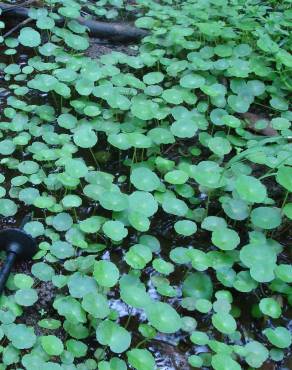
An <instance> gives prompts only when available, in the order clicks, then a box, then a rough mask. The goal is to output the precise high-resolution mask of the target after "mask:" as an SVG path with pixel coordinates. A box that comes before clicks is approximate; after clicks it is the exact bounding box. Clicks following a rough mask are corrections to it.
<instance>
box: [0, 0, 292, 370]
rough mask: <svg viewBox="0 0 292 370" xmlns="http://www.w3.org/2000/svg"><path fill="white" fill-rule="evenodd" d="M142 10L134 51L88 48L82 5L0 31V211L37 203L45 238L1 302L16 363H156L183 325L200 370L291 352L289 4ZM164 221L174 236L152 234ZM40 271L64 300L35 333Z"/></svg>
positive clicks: (47, 368)
mask: <svg viewBox="0 0 292 370" xmlns="http://www.w3.org/2000/svg"><path fill="white" fill-rule="evenodd" d="M99 3H100V4H97V5H92V7H94V9H95V10H94V12H95V14H96V15H101V16H104V14H103V13H102V11H101V12H100V9H102V8H99V10H97V8H96V6H98V5H102V6H103V5H104V3H105V2H99ZM110 3H111V4H113V3H114V5H118V6H119V4H120V2H119V1H118V2H117V1H110ZM137 3H138V6H139V8H140V12H141V13H143V16H141V17H139V18H138V19H137V21H136V25H137V27H142V28H146V29H149V35H148V36H147V37H145V38H144V39H143V40H142V44H141V46H140V48H139V52H138V53H137V55H135V56H130V55H127V54H125V53H122V52H112V53H110V54H106V55H103V56H101V57H100V58H99V59H96V60H93V59H91V58H89V57H87V56H86V55H85V54H84V51H85V50H86V49H87V48H88V46H89V39H88V36H87V30H86V27H84V26H83V25H80V24H79V23H78V21H77V20H76V18H78V17H79V16H80V14H81V10H82V7H83V6H84V4H83V2H80V3H79V2H77V1H74V0H62V1H54V2H52V3H50V2H49V1H47V5H48V6H47V7H44V8H41V9H40V8H38V9H31V10H30V14H29V15H30V17H31V18H32V19H33V20H35V24H36V27H23V28H22V29H21V30H20V31H19V34H18V35H16V36H9V37H5V38H3V37H2V39H1V40H0V41H1V43H2V45H3V52H4V56H5V55H6V56H7V60H5V61H4V60H3V63H2V64H1V70H2V72H3V78H4V81H5V84H6V85H5V86H4V87H3V88H2V90H1V92H3V93H5V94H6V93H7V98H6V102H5V104H6V106H5V108H4V109H3V117H2V120H1V122H0V131H1V141H0V155H1V161H0V163H1V172H2V174H1V176H0V182H1V187H0V197H1V198H0V214H1V215H2V216H4V217H10V216H13V217H17V214H18V212H20V211H21V208H23V207H25V208H26V209H28V210H32V211H33V212H34V219H33V221H31V222H29V223H28V224H26V225H25V230H26V231H27V232H28V233H30V234H31V235H33V236H34V237H36V238H39V241H40V243H39V252H38V253H37V255H36V256H35V262H34V264H33V265H32V268H31V273H32V275H29V274H24V273H17V274H14V275H12V276H11V278H10V280H9V282H8V286H7V287H8V289H9V290H10V292H9V294H8V295H7V296H3V297H1V310H0V321H1V323H2V324H1V326H0V337H1V338H3V339H5V340H6V342H5V346H3V347H1V350H2V353H3V357H2V364H1V368H3V369H4V368H6V367H7V366H10V365H13V364H15V365H17V364H19V363H21V366H23V367H24V368H25V369H28V370H36V369H40V368H42V369H44V370H55V369H56V370H58V369H63V370H64V369H65V370H66V369H68V370H69V369H70V370H72V369H78V370H83V369H84V370H85V369H97V368H98V369H99V370H109V369H112V370H124V369H126V368H127V366H130V367H131V368H133V369H137V370H152V369H155V368H156V364H155V359H154V356H153V354H152V353H151V352H150V351H149V350H147V349H146V348H147V343H148V342H149V341H151V339H152V338H155V337H156V335H157V334H159V333H160V334H163V333H165V334H167V335H173V336H174V338H175V336H176V334H177V333H178V332H180V333H182V335H184V336H185V337H186V338H187V339H188V340H189V341H190V343H191V344H192V345H191V350H190V353H189V354H190V355H189V358H188V361H189V364H190V366H192V367H196V368H202V367H212V368H214V369H215V370H228V369H230V370H237V369H241V366H243V368H245V367H244V366H246V364H247V366H250V367H251V368H260V367H261V366H262V364H263V363H264V362H265V361H267V360H268V359H271V360H272V361H282V359H283V358H284V356H285V350H286V349H287V348H289V346H290V345H291V333H290V332H289V330H288V326H287V322H286V321H285V320H280V317H281V315H285V312H286V311H287V310H288V307H289V305H290V306H291V304H292V290H291V287H290V286H289V283H291V282H292V266H291V264H289V260H287V256H288V251H287V245H286V244H285V243H287V244H288V240H285V239H284V238H283V235H284V236H285V234H286V233H285V230H287V224H288V222H289V220H291V218H292V203H291V202H289V194H290V193H291V192H292V167H291V166H292V147H291V144H289V138H291V130H290V121H291V116H292V115H291V112H290V111H289V110H288V94H289V92H290V91H291V85H292V80H291V77H290V75H289V71H290V70H291V66H292V58H291V55H290V54H289V53H288V51H287V50H288V49H289V47H291V41H290V40H289V25H291V17H292V12H291V9H289V8H288V5H289V1H282V2H281V4H276V7H277V9H276V10H275V9H273V2H272V1H271V2H269V1H266V2H258V1H241V0H233V1H230V2H227V0H210V1H205V0H204V1H202V0H196V1H195V0H186V1H174V0H173V1H172V0H164V1H158V2H155V1H152V0H140V1H138V2H137ZM91 10H92V9H91ZM60 16H62V17H64V18H66V23H65V26H64V27H59V26H58V25H57V23H56V21H57V20H58V19H59V18H60ZM108 18H111V16H108ZM289 22H290V23H289ZM1 27H2V28H5V25H4V23H3V22H2V23H1ZM23 48H24V49H23ZM21 50H26V52H27V53H30V51H31V50H32V51H33V53H31V55H32V56H30V57H28V59H27V60H25V61H21V60H20V59H18V58H19V54H20V52H21ZM36 96H38V97H41V99H38V98H37V99H36ZM251 116H253V117H256V119H255V122H250V117H251ZM267 131H269V132H270V133H271V135H270V136H269V137H266V136H264V133H265V132H267ZM117 158H118V159H117ZM114 160H116V161H117V163H118V164H117V166H116V167H114V171H113V170H110V168H112V164H111V162H114ZM165 219H170V220H171V230H169V232H170V233H171V235H173V236H174V238H173V242H172V244H171V245H165V244H163V243H162V240H160V239H159V235H156V234H155V232H154V230H155V227H154V226H155V224H158V225H159V224H160V223H161V225H163V220H165ZM117 256H118V258H117ZM39 281H41V282H48V283H49V282H50V283H52V284H53V285H54V287H55V288H56V290H57V295H56V297H55V298H54V301H53V304H52V306H53V307H50V308H47V310H48V311H49V314H47V313H46V312H43V311H42V312H41V313H40V315H41V316H42V317H41V319H40V320H39V321H38V323H37V326H38V327H37V328H35V327H32V326H29V325H26V324H24V323H23V322H25V321H24V318H25V315H26V307H29V306H33V305H35V304H36V303H37V301H38V294H37V290H36V289H35V288H36V285H37V284H38V282H39ZM116 300H118V301H119V302H123V303H124V305H125V306H126V307H127V308H128V310H129V315H128V320H127V322H125V320H123V315H124V314H122V313H121V312H119V311H118V310H116V309H115V306H114V302H115V301H116ZM242 301H244V304H245V305H246V307H249V308H250V309H251V315H252V317H253V320H254V321H257V322H261V323H262V325H263V326H264V327H263V329H262V330H261V333H260V335H258V336H257V333H256V332H255V333H252V332H249V331H246V330H242V325H241V324H240V323H241V321H240V320H241V309H240V302H242ZM131 312H132V314H136V315H137V317H138V318H139V320H140V322H139V324H138V325H136V326H135V325H133V327H132V326H130V325H129V322H130V317H131ZM206 322H207V325H208V329H207V330H206V329H204V328H205V323H206ZM40 330H43V331H42V332H43V333H44V334H43V335H40V336H36V332H37V331H38V332H39V331H40ZM64 333H65V334H64ZM137 337H138V341H137ZM202 346H203V347H202ZM96 347H97V348H96ZM202 348H204V351H203V352H200V350H201V351H202Z"/></svg>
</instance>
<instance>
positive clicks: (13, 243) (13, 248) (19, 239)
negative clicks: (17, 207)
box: [0, 215, 37, 296]
mask: <svg viewBox="0 0 292 370" xmlns="http://www.w3.org/2000/svg"><path fill="white" fill-rule="evenodd" d="M30 219H31V216H30V215H27V216H25V217H24V219H23V220H22V222H21V225H20V227H19V228H18V229H17V228H13V229H12V228H8V229H4V230H1V231H0V247H1V249H4V250H5V251H6V253H7V255H6V259H5V261H4V263H3V266H2V268H1V270H0V296H1V294H2V293H3V290H4V288H5V284H6V281H7V279H8V277H9V274H10V271H11V269H12V267H13V265H14V263H15V261H16V260H29V259H31V258H32V257H33V255H34V254H35V253H36V251H37V243H36V241H35V239H34V238H32V237H31V236H30V235H28V234H27V233H26V232H25V231H24V230H23V227H24V225H25V224H26V223H27V222H29V221H30Z"/></svg>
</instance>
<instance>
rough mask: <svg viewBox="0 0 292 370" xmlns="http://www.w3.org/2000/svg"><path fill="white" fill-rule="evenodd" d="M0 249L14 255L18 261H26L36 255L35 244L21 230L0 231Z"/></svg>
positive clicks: (31, 238) (30, 237) (32, 239)
mask: <svg viewBox="0 0 292 370" xmlns="http://www.w3.org/2000/svg"><path fill="white" fill-rule="evenodd" d="M0 248H1V249H4V250H5V251H6V252H7V253H10V252H11V253H15V254H16V258H17V259H18V260H24V259H26V260H27V259H31V258H32V257H33V256H34V255H35V254H36V251H37V243H36V241H35V240H34V238H33V237H32V236H30V235H28V234H27V233H26V232H25V231H23V230H21V229H5V230H1V231H0Z"/></svg>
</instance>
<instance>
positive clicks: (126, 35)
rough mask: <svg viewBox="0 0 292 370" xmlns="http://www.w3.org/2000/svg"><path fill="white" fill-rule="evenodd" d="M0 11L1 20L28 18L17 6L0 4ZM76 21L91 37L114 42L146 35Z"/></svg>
mask: <svg viewBox="0 0 292 370" xmlns="http://www.w3.org/2000/svg"><path fill="white" fill-rule="evenodd" d="M0 9H2V15H1V18H4V17H7V18H8V17H12V18H19V19H26V18H29V15H28V12H29V9H28V8H24V7H18V6H15V7H13V6H11V5H8V4H4V3H0ZM77 20H78V22H79V23H80V24H82V25H84V26H86V27H88V30H89V35H90V36H91V37H97V38H105V39H109V40H114V41H128V42H134V41H136V42H137V41H139V40H140V39H142V38H143V37H145V36H147V35H148V32H147V31H146V30H143V29H140V28H136V27H134V26H131V25H130V24H128V23H115V22H113V23H112V22H110V23H108V22H100V21H95V20H91V19H86V18H84V17H79V18H78V19H77ZM55 22H56V24H57V25H58V26H62V25H63V24H64V22H65V20H64V18H63V17H60V19H58V20H56V21H55Z"/></svg>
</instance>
